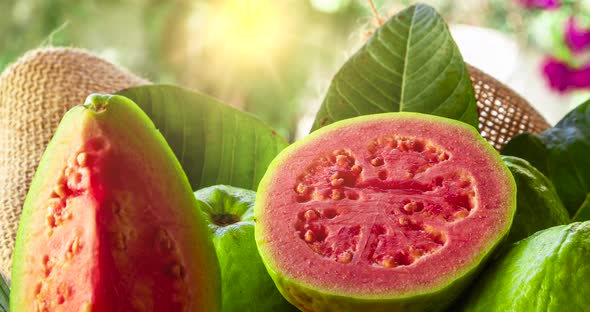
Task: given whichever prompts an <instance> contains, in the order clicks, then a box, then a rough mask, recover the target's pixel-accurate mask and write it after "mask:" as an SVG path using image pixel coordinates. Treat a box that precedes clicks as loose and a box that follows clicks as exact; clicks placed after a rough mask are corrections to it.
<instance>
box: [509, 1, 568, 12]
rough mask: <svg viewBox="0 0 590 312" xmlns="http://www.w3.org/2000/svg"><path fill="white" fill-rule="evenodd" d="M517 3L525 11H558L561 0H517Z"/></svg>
mask: <svg viewBox="0 0 590 312" xmlns="http://www.w3.org/2000/svg"><path fill="white" fill-rule="evenodd" d="M518 3H520V5H522V6H523V7H525V8H527V9H545V10H551V9H558V8H559V7H561V0H518Z"/></svg>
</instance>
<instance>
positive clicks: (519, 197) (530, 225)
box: [502, 156, 570, 246]
mask: <svg viewBox="0 0 590 312" xmlns="http://www.w3.org/2000/svg"><path fill="white" fill-rule="evenodd" d="M502 160H504V163H505V164H506V166H507V167H508V169H510V172H511V173H512V176H513V177H514V181H515V182H516V188H517V192H516V213H515V215H514V220H513V221H512V227H511V228H510V234H508V238H507V243H506V246H509V245H510V244H512V243H515V242H517V241H519V240H521V239H523V238H527V237H529V236H531V235H532V234H534V233H535V232H538V231H540V230H544V229H546V228H550V227H552V226H556V225H562V224H568V223H569V222H570V217H569V214H568V211H567V209H565V207H564V206H563V203H562V202H561V200H560V199H559V195H557V191H556V190H555V187H554V186H553V183H551V181H550V180H549V179H548V178H547V177H545V175H543V173H541V172H540V171H539V170H537V169H536V168H535V167H533V166H532V165H531V164H530V163H529V162H528V161H526V160H524V159H521V158H518V157H514V156H502Z"/></svg>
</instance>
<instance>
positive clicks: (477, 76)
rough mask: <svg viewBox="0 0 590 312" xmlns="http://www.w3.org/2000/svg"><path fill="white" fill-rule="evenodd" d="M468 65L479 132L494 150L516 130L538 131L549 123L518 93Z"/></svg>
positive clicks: (502, 144) (517, 131)
mask: <svg viewBox="0 0 590 312" xmlns="http://www.w3.org/2000/svg"><path fill="white" fill-rule="evenodd" d="M467 67H468V69H469V73H470V75H471V82H472V83H473V89H474V90H475V97H476V98H477V107H478V112H479V132H480V133H481V135H482V136H483V137H484V138H485V139H486V140H487V141H488V142H490V144H492V145H493V146H494V147H495V148H496V149H497V150H501V149H502V147H503V146H504V144H506V142H508V140H510V138H512V137H513V136H515V135H517V134H519V133H522V132H530V133H540V132H543V131H544V130H546V129H547V128H549V127H550V125H549V123H548V122H547V121H546V120H545V118H543V116H541V114H539V112H537V111H536V110H535V109H534V108H533V107H532V106H531V105H530V104H529V103H528V102H527V101H526V100H525V99H523V98H522V97H521V96H520V95H518V93H516V92H514V91H513V90H512V89H510V88H509V87H507V86H506V85H504V84H502V83H501V82H499V81H498V80H496V79H494V78H493V77H492V76H490V75H488V74H486V73H484V72H482V71H481V70H479V69H477V68H475V67H473V66H470V65H468V66H467Z"/></svg>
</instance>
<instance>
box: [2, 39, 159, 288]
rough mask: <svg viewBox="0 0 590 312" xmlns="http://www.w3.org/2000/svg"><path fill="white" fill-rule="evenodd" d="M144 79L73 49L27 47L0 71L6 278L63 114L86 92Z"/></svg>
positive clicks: (117, 87)
mask: <svg viewBox="0 0 590 312" xmlns="http://www.w3.org/2000/svg"><path fill="white" fill-rule="evenodd" d="M147 83H148V81H146V80H143V79H141V78H139V77H137V76H135V75H133V74H131V73H129V72H128V71H126V70H124V69H122V68H120V67H117V66H115V65H113V64H111V63H109V62H107V61H105V60H103V59H101V58H99V57H96V56H94V55H91V54H90V53H88V52H86V51H84V50H80V49H73V48H44V49H38V50H34V51H31V52H29V53H27V54H25V55H24V56H23V57H21V58H20V59H19V60H18V61H16V63H14V64H12V65H11V66H10V67H8V68H7V69H6V70H5V71H4V72H3V73H2V74H1V75H0V271H3V272H4V273H5V274H6V276H8V277H10V268H11V262H12V250H13V247H14V240H15V237H16V230H17V227H18V220H19V218H20V214H21V209H22V205H23V202H24V199H25V196H26V194H27V191H28V189H29V183H30V182H31V179H32V178H33V174H34V173H35V170H36V169H37V165H38V163H39V160H40V158H41V154H42V153H43V151H44V150H45V147H46V145H47V143H48V142H49V140H50V139H51V137H52V135H53V132H54V131H55V129H56V128H57V125H58V123H59V121H60V120H61V118H62V116H63V115H64V114H65V112H66V111H67V110H68V109H69V108H71V107H72V106H74V105H76V104H80V103H82V102H84V100H85V99H86V96H88V95H89V94H90V93H95V92H96V93H113V92H117V91H119V90H121V89H125V88H129V87H132V86H137V85H142V84H147Z"/></svg>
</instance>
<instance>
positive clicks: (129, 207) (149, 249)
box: [10, 95, 220, 312]
mask: <svg viewBox="0 0 590 312" xmlns="http://www.w3.org/2000/svg"><path fill="white" fill-rule="evenodd" d="M10 296H11V297H10V305H11V309H10V310H11V311H14V312H18V311H76V312H80V311H93V312H96V311H109V312H110V311H217V310H218V309H219V305H220V273H219V267H218V264H217V260H216V256H215V251H214V250H213V245H212V243H211V241H210V238H209V235H208V231H207V226H206V224H205V222H204V220H203V216H202V215H201V214H200V212H199V209H198V207H197V202H196V200H195V198H194V196H193V193H192V191H191V189H190V186H189V183H188V180H187V178H186V176H185V174H184V172H183V171H182V169H181V167H180V165H179V163H178V161H177V160H176V158H175V157H174V154H173V153H172V151H171V150H170V148H169V147H168V145H167V144H166V142H165V141H164V138H163V137H162V136H161V135H160V133H159V132H158V131H157V130H156V128H155V127H154V125H153V123H152V122H151V121H150V120H149V119H148V117H147V116H146V115H145V114H144V113H143V112H142V111H141V110H140V109H139V108H138V107H137V106H136V105H135V103H133V102H131V101H130V100H128V99H127V98H124V97H121V96H103V95H93V96H90V97H89V98H88V99H87V101H86V104H85V105H82V106H77V107H74V108H73V109H71V110H70V111H69V112H68V113H67V114H66V115H65V117H64V118H63V120H62V121H61V123H60V125H59V127H58V129H57V131H56V133H55V135H54V137H53V139H52V140H51V142H50V143H49V145H48V147H47V150H46V151H45V153H44V155H43V157H42V160H41V163H40V165H39V168H38V169H37V172H36V174H35V177H34V179H33V182H32V185H31V188H30V190H29V193H28V195H27V198H26V200H25V205H24V209H23V214H22V218H21V221H20V225H19V230H18V234H17V240H16V247H15V255H14V260H13V269H12V291H11V293H10Z"/></svg>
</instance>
